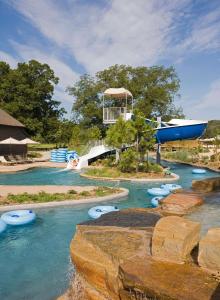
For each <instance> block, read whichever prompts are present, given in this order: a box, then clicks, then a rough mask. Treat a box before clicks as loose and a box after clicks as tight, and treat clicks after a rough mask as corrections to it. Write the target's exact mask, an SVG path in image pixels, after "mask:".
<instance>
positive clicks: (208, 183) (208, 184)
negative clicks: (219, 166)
mask: <svg viewBox="0 0 220 300" xmlns="http://www.w3.org/2000/svg"><path fill="white" fill-rule="evenodd" d="M192 189H193V190H194V191H196V192H201V193H210V192H213V191H216V190H219V189H220V176H219V177H214V178H206V179H202V180H193V181H192Z"/></svg>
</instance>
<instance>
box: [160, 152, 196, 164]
mask: <svg viewBox="0 0 220 300" xmlns="http://www.w3.org/2000/svg"><path fill="white" fill-rule="evenodd" d="M164 157H165V158H168V159H174V160H180V161H183V162H190V161H191V157H190V153H189V152H188V151H184V150H180V151H175V152H168V153H165V155H164Z"/></svg>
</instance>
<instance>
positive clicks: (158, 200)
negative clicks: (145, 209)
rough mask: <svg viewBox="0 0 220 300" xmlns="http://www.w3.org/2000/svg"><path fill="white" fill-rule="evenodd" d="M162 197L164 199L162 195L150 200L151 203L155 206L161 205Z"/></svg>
mask: <svg viewBox="0 0 220 300" xmlns="http://www.w3.org/2000/svg"><path fill="white" fill-rule="evenodd" d="M162 199H163V197H162V196H157V197H154V198H152V199H151V201H150V202H151V205H152V206H153V207H157V206H158V205H159V202H160V200H162Z"/></svg>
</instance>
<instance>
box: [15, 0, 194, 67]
mask: <svg viewBox="0 0 220 300" xmlns="http://www.w3.org/2000/svg"><path fill="white" fill-rule="evenodd" d="M188 2H189V0H182V1H174V0H173V1H172V0H167V1H161V0H148V1H146V0H136V1H130V0H120V1H118V0H112V1H109V2H108V5H106V6H105V7H100V6H97V5H95V4H94V2H93V4H90V5H79V4H77V3H74V2H69V3H68V2H63V5H62V6H60V5H58V2H55V1H52V0H38V1H34V0H32V1H31V0H21V1H12V3H13V5H14V7H15V8H16V9H17V10H18V11H19V12H21V13H22V14H23V15H24V16H25V17H26V18H28V20H29V21H30V22H31V23H32V24H33V25H34V26H35V27H36V28H37V29H38V30H40V31H41V33H42V34H43V35H44V36H46V37H47V38H49V39H50V40H51V41H53V42H55V43H56V44H57V45H58V46H59V47H61V48H66V49H68V51H69V52H70V53H71V55H73V56H74V58H75V59H76V60H77V61H78V62H79V63H81V64H82V65H83V66H84V67H85V69H86V70H87V71H89V72H95V71H97V70H100V69H103V68H105V67H107V66H110V65H112V64H115V63H124V64H130V65H140V64H148V65H152V64H154V63H155V62H156V61H158V59H159V58H160V57H162V56H163V55H165V53H166V51H167V49H168V48H169V47H170V46H169V45H170V43H171V39H172V32H173V27H174V23H175V21H176V20H177V19H178V17H180V16H181V15H182V9H183V8H184V7H185V5H186V4H187V3H188ZM65 4H66V5H65Z"/></svg>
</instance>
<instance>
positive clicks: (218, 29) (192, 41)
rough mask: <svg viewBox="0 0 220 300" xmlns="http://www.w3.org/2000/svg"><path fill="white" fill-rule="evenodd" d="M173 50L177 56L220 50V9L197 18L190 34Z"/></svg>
mask: <svg viewBox="0 0 220 300" xmlns="http://www.w3.org/2000/svg"><path fill="white" fill-rule="evenodd" d="M173 50H174V51H173V52H176V54H177V55H178V54H179V55H183V54H186V53H188V54H189V53H192V52H203V51H207V50H220V8H218V9H216V10H215V11H211V12H209V13H207V14H206V15H202V16H200V17H197V18H195V20H194V22H193V25H192V28H191V30H190V32H189V34H188V35H187V36H186V38H185V39H183V41H182V42H180V43H179V44H177V45H176V47H174V49H173Z"/></svg>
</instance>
